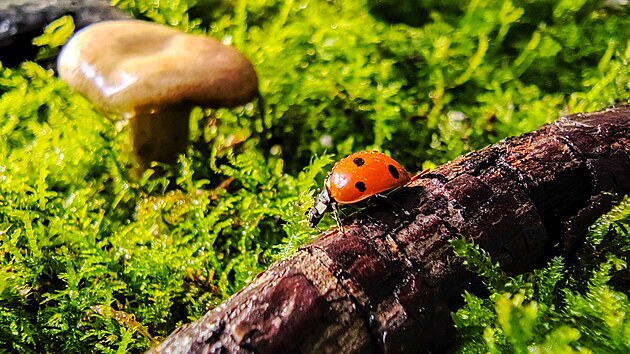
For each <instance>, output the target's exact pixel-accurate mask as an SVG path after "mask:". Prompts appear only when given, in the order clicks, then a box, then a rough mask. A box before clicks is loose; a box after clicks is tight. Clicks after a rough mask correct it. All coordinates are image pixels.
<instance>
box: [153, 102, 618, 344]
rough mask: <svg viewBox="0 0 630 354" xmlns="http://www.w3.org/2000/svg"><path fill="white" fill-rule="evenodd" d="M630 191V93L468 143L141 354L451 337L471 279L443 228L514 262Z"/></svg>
mask: <svg viewBox="0 0 630 354" xmlns="http://www.w3.org/2000/svg"><path fill="white" fill-rule="evenodd" d="M624 194H630V106H622V107H616V108H611V109H607V110H604V111H600V112H594V113H587V114H577V115H573V116H569V117H565V118H561V119H560V120H558V121H556V122H555V123H552V124H549V125H546V126H543V127H542V128H540V129H538V130H536V131H534V132H531V133H528V134H525V135H522V136H520V137H516V138H511V139H506V140H504V141H501V142H499V143H497V144H495V145H492V146H489V147H487V148H484V149H482V150H479V151H475V152H472V153H469V154H467V155H465V156H462V157H460V158H458V159H456V160H454V161H452V162H450V163H448V164H445V165H443V166H441V167H439V168H436V169H435V170H433V171H431V172H430V173H427V174H425V175H423V176H422V177H421V178H419V179H418V180H416V181H415V182H413V183H412V184H410V185H409V186H408V187H405V188H404V189H403V190H401V191H400V192H399V193H397V194H395V195H393V196H392V198H394V201H395V203H397V204H399V205H400V206H401V207H403V208H405V209H406V210H407V211H408V215H406V214H405V213H400V212H395V211H393V210H391V206H390V207H387V206H379V205H375V206H370V207H367V208H366V209H364V210H363V211H361V212H359V213H357V214H355V215H353V216H352V217H351V218H350V219H348V220H345V222H344V227H343V229H344V230H343V234H342V233H341V232H340V230H339V229H337V228H334V229H331V230H329V231H328V232H325V233H324V234H323V235H322V236H321V237H320V238H318V239H317V240H315V241H314V242H312V243H310V244H307V245H305V246H303V247H302V248H300V250H299V251H298V252H297V253H296V254H295V255H293V256H292V257H290V258H289V259H287V260H284V261H281V262H278V263H275V264H273V265H272V266H271V267H270V268H269V269H268V270H267V271H265V272H263V273H262V274H260V275H259V276H258V277H257V278H256V279H255V280H254V281H253V282H252V283H251V284H249V285H248V286H247V287H246V288H245V289H243V290H241V291H240V292H239V293H237V294H236V295H234V296H232V297H231V298H230V299H228V300H227V301H225V302H224V303H223V304H221V305H220V306H218V307H217V308H215V309H214V310H212V311H210V312H208V313H207V314H206V315H204V316H203V317H202V318H200V319H199V320H197V321H196V322H194V323H191V324H187V325H184V326H182V327H181V328H179V329H177V330H175V331H174V332H173V333H172V334H171V335H170V336H169V337H168V338H167V339H166V340H165V341H164V342H163V343H162V344H161V345H159V346H157V347H155V348H153V349H152V350H151V351H150V352H151V353H259V354H261V353H381V352H387V353H418V352H423V351H427V352H429V351H432V352H442V351H444V350H445V348H447V347H448V346H450V345H452V343H453V340H454V339H453V338H454V337H453V328H452V323H451V318H450V313H451V311H454V310H456V309H457V307H458V306H460V304H461V303H462V300H461V299H462V296H461V295H462V293H463V291H464V290H465V289H471V288H472V287H474V286H475V284H478V281H479V279H478V278H477V277H476V276H475V275H474V274H472V273H471V272H470V271H468V270H467V269H466V268H465V267H464V266H463V265H462V261H461V260H460V259H458V258H456V257H455V256H454V254H453V251H452V249H451V247H450V243H449V240H451V239H452V238H454V237H457V236H458V235H465V236H466V237H468V238H470V239H472V240H474V241H475V243H477V244H479V245H480V246H481V247H482V248H483V249H485V250H486V251H487V252H489V253H490V255H491V256H492V258H493V260H496V261H499V262H500V264H501V266H502V268H503V269H505V270H506V271H508V272H510V273H513V274H517V273H521V272H525V271H528V270H532V269H534V268H535V267H537V266H539V265H540V264H543V263H545V262H547V261H548V260H550V259H551V257H553V256H554V255H557V254H565V255H570V254H571V252H572V251H573V250H574V249H575V247H576V246H577V245H579V243H580V242H581V241H582V240H583V239H584V236H585V234H586V229H587V227H588V225H590V224H591V223H592V222H593V221H595V219H596V218H597V217H598V216H600V215H601V214H602V213H604V212H605V211H607V210H609V209H610V207H611V205H612V204H613V203H614V202H615V199H616V198H617V197H616V195H624Z"/></svg>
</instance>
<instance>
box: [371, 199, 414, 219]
mask: <svg viewBox="0 0 630 354" xmlns="http://www.w3.org/2000/svg"><path fill="white" fill-rule="evenodd" d="M374 200H375V201H376V200H378V201H380V202H382V203H383V204H385V205H387V206H389V207H390V208H391V209H392V211H393V212H394V214H396V215H398V212H402V214H403V215H405V216H411V214H409V212H408V211H407V209H405V208H403V207H402V205H400V204H398V203H396V202H395V201H393V200H391V199H390V198H388V197H387V195H385V194H375V195H374Z"/></svg>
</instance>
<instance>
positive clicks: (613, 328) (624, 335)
mask: <svg viewBox="0 0 630 354" xmlns="http://www.w3.org/2000/svg"><path fill="white" fill-rule="evenodd" d="M629 216H630V198H628V197H626V198H625V199H624V201H623V202H622V203H620V204H619V205H618V206H616V207H615V208H614V209H613V210H612V211H611V212H610V213H608V214H606V215H604V216H602V218H601V219H600V220H598V221H597V222H596V223H595V224H594V225H593V226H592V227H591V229H590V233H589V240H590V242H589V243H587V244H585V245H583V246H582V248H581V249H580V250H579V252H578V256H577V257H576V258H578V259H584V260H585V261H584V263H586V264H581V265H573V266H566V265H564V261H563V260H562V259H560V258H558V259H555V260H553V261H552V262H550V264H549V265H548V266H547V267H546V268H544V269H540V270H537V271H534V272H531V273H528V274H524V275H521V276H518V277H514V278H512V277H508V276H506V275H505V273H503V272H502V271H501V270H500V268H499V267H498V266H496V265H493V264H492V263H491V260H490V259H489V258H488V256H487V254H486V253H485V252H483V251H481V250H480V249H479V247H478V246H476V245H473V244H470V243H466V242H465V240H464V239H459V240H456V241H454V242H453V247H454V249H455V250H456V253H457V254H458V256H460V257H462V258H463V259H465V260H466V262H467V264H468V265H469V266H471V267H472V268H473V269H475V271H476V272H478V273H479V274H480V275H482V276H483V277H484V279H485V282H486V284H487V285H488V289H489V290H490V291H491V292H492V295H491V296H490V298H487V299H482V298H478V297H476V296H474V295H471V294H466V295H465V297H464V299H465V302H466V305H465V306H464V307H463V308H462V309H460V310H459V311H457V313H455V314H454V315H453V319H454V321H455V324H456V326H457V328H458V329H459V333H460V334H461V336H462V337H463V345H462V347H461V348H460V352H462V353H478V352H481V351H483V352H492V353H506V352H510V353H532V352H533V353H574V352H575V353H578V352H579V353H625V352H628V351H629V350H630V321H629V320H628V317H629V315H630V301H629V300H628V295H627V294H628V282H627V275H626V274H627V264H628V260H629V256H630V253H629V250H630V233H629V231H628V230H630V229H629V228H628V227H627V226H628V225H629V224H630V218H629Z"/></svg>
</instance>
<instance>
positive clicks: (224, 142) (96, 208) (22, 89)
mask: <svg viewBox="0 0 630 354" xmlns="http://www.w3.org/2000/svg"><path fill="white" fill-rule="evenodd" d="M115 3H116V4H118V5H119V6H121V7H123V8H127V9H130V10H131V11H132V12H133V13H134V14H136V15H137V16H138V17H142V18H148V19H152V20H155V21H158V22H164V23H168V24H170V25H173V26H177V27H180V28H182V29H184V30H187V31H191V32H206V33H208V34H209V35H211V36H214V37H216V38H220V39H222V40H224V41H225V42H231V43H232V44H233V45H235V46H236V47H237V48H238V49H240V50H241V51H242V52H243V53H245V54H246V55H247V56H248V57H249V58H250V59H251V60H252V62H253V63H254V65H255V66H256V68H257V71H258V74H259V77H260V82H261V87H260V88H261V92H262V95H263V96H264V97H265V100H266V103H267V108H266V115H265V118H264V119H262V118H260V115H259V114H258V112H257V111H256V108H255V107H254V106H253V105H246V106H243V107H240V108H237V109H232V110H201V109H195V110H194V111H193V112H192V114H191V123H190V128H191V138H190V139H191V145H190V147H189V148H188V151H187V153H186V154H185V155H184V156H181V157H180V159H179V162H178V164H177V166H176V167H174V168H173V169H169V168H167V167H165V166H162V169H163V170H165V171H163V172H162V173H161V174H160V175H152V170H149V171H147V173H146V174H145V175H144V177H143V178H141V179H140V180H134V179H132V178H129V172H128V169H129V167H130V166H131V165H132V163H131V161H129V159H128V158H127V157H125V156H129V155H128V154H125V153H124V150H125V149H126V141H127V139H128V136H127V131H126V130H121V131H119V130H117V129H116V125H115V124H114V123H113V122H111V121H108V120H107V119H106V118H104V117H102V116H101V115H99V114H98V113H96V112H95V111H94V110H93V109H92V107H91V106H90V105H89V104H88V103H87V102H86V101H85V100H84V99H82V98H81V97H79V96H77V95H75V94H73V93H72V92H70V91H69V90H68V88H67V87H66V86H65V85H64V84H63V83H62V82H60V81H59V80H58V79H57V78H56V77H55V75H54V74H53V72H52V71H48V70H45V69H43V68H42V67H40V66H39V65H37V64H35V63H30V62H28V63H23V64H22V65H21V66H20V67H19V68H0V91H1V92H2V96H1V97H0V151H1V152H2V153H0V180H1V182H2V183H0V255H1V257H0V278H1V281H0V351H18V352H60V351H61V352H77V353H83V352H106V353H108V352H125V351H129V352H142V351H143V350H145V349H147V348H148V347H149V346H150V345H151V343H152V341H155V340H159V339H160V338H163V337H164V336H166V335H167V334H168V333H170V332H171V331H172V330H173V329H175V328H176V327H177V326H178V325H180V324H182V323H185V322H189V321H191V320H194V319H196V318H198V317H199V316H201V315H202V314H203V313H204V312H205V311H207V310H208V309H210V308H212V307H213V306H215V305H216V304H218V303H219V302H220V301H222V300H223V299H225V298H226V297H228V296H229V295H231V294H233V293H234V292H235V291H237V290H238V289H240V288H241V287H242V286H243V285H245V284H246V283H247V282H248V281H250V280H251V279H252V278H253V277H254V276H255V275H256V274H257V273H258V272H259V271H261V270H262V269H264V268H265V267H266V266H267V265H268V264H269V263H270V262H271V261H272V260H274V259H277V258H279V257H283V256H286V255H288V254H290V253H291V252H292V251H293V250H295V249H296V247H298V246H299V245H300V244H301V243H303V242H305V241H307V240H309V239H311V238H312V237H313V236H314V235H315V234H316V233H317V231H316V230H311V229H309V228H308V227H307V224H306V222H305V216H304V214H305V211H306V209H307V207H308V206H310V203H311V196H312V194H313V193H314V191H315V188H316V187H317V186H318V185H319V184H320V183H321V181H322V179H323V177H324V175H325V172H326V171H327V170H328V168H329V167H330V165H331V163H332V161H333V159H332V158H331V156H330V155H328V154H335V155H338V156H339V155H344V154H347V153H350V152H352V151H356V150H360V149H365V148H378V149H381V150H388V151H391V152H392V155H393V156H394V157H396V158H397V159H398V160H399V161H400V162H401V163H402V164H403V165H404V166H406V167H407V168H408V169H409V170H412V171H413V170H421V169H423V168H425V167H430V166H431V165H434V164H439V163H442V162H445V161H447V160H450V159H452V158H454V157H456V156H458V155H460V154H462V153H464V152H466V151H469V150H472V149H476V148H480V147H482V146H485V145H486V144H488V143H491V142H494V141H496V140H499V139H501V138H504V137H505V136H508V135H517V134H520V133H522V132H525V131H528V130H531V129H534V128H536V127H538V126H539V125H541V124H542V123H544V122H546V121H549V120H552V119H554V118H556V117H557V116H558V115H559V114H561V113H570V112H575V111H581V110H590V109H596V108H601V107H604V106H608V105H611V104H613V103H615V102H620V101H627V100H628V98H629V96H630V85H629V84H628V82H630V80H628V76H627V72H626V70H624V68H625V65H626V62H627V61H628V59H629V58H630V50H629V49H628V46H627V43H628V40H629V39H630V37H629V35H628V33H627V32H626V31H623V30H620V29H624V28H630V17H628V16H626V13H625V12H624V11H625V10H611V9H606V8H601V7H599V5H598V4H599V2H597V3H596V2H573V1H560V2H548V1H542V2H529V1H527V2H518V1H514V2H511V1H488V2H481V1H472V2H470V3H459V2H452V4H453V6H455V7H451V5H449V6H448V9H445V8H444V7H435V6H437V5H432V4H433V3H432V2H428V1H427V2H423V6H422V8H423V9H424V11H425V13H426V19H424V20H423V21H422V22H421V23H418V26H417V27H412V26H409V25H405V24H391V23H387V22H384V21H382V20H380V19H379V18H382V17H383V16H374V14H375V15H379V14H378V8H376V9H375V8H374V7H373V6H372V5H371V3H365V2H363V1H350V0H337V1H328V2H323V1H312V2H296V1H285V2H276V1H270V0H255V1H236V2H218V4H217V6H216V7H214V8H213V10H212V11H206V10H207V9H208V6H209V3H210V1H193V0H190V1H183V0H180V1H168V2H166V1H163V2H159V4H158V5H156V2H155V1H152V0H134V1H130V0H129V1H127V0H120V1H115ZM410 4H412V5H413V2H410ZM370 9H372V10H371V12H370ZM71 25H72V24H71V23H70V22H69V21H68V20H67V19H65V20H62V22H58V23H56V24H55V25H54V26H53V27H51V28H50V30H49V31H48V32H47V34H46V35H45V36H43V37H42V38H41V39H39V40H38V44H40V45H42V46H45V48H47V50H45V51H43V54H42V56H43V57H45V56H47V55H48V54H49V53H54V48H55V47H57V46H58V45H59V44H60V40H59V38H62V37H63V36H65V35H66V34H67V32H68V31H71V30H72V29H71ZM326 223H328V224H330V223H331V220H329V219H326V220H325V221H324V223H323V225H326ZM621 225H627V223H626V224H621ZM607 239H608V238H607ZM593 242H595V241H593ZM600 245H604V243H601V244H600ZM624 245H625V244H624ZM462 247H463V246H462ZM598 247H603V246H598ZM624 247H625V246H624ZM623 249H624V248H623V247H621V248H619V247H611V248H610V253H609V252H605V253H606V257H605V259H604V260H599V259H598V260H597V262H596V263H593V264H596V265H597V267H595V268H593V272H594V273H592V274H589V275H588V276H589V279H591V278H592V281H591V285H592V286H589V287H588V288H585V289H578V288H570V287H566V288H565V286H572V285H579V283H577V282H576V283H572V282H569V281H565V279H567V276H569V277H570V276H571V274H573V273H571V272H570V271H569V270H567V269H566V268H565V267H564V266H563V265H562V262H561V260H556V261H554V262H553V263H552V264H551V266H550V267H549V268H548V269H544V270H541V271H538V272H534V274H533V275H527V276H523V277H521V278H516V279H515V280H514V279H512V280H510V278H506V277H504V276H503V277H497V276H493V275H489V276H488V278H489V279H495V278H496V281H494V282H492V284H494V285H492V286H493V288H492V290H493V293H494V295H492V296H491V297H490V300H489V301H492V302H487V301H486V300H482V299H478V298H474V297H472V296H469V295H467V297H466V299H467V303H468V306H467V307H466V308H464V309H463V310H462V312H460V313H458V315H457V316H459V319H457V318H458V317H457V316H456V319H457V322H458V326H459V327H460V328H461V330H462V333H463V334H462V335H463V336H464V338H465V340H464V342H463V344H462V351H466V350H473V349H475V348H477V349H480V350H484V351H485V350H490V351H493V350H494V351H501V350H503V349H506V348H520V349H515V350H523V349H522V348H529V347H531V346H534V347H532V348H538V349H539V350H540V351H543V350H547V349H545V348H547V347H545V346H543V344H544V345H548V346H549V348H552V349H553V348H566V346H569V347H570V348H571V349H572V350H580V348H582V347H583V348H591V349H592V350H595V351H598V350H600V348H602V349H601V350H605V349H606V348H609V347H604V343H603V341H598V340H597V339H596V337H597V336H596V335H595V334H598V333H603V335H604V336H603V338H606V339H607V340H609V341H610V343H611V344H610V346H611V347H610V348H622V347H621V346H620V345H621V344H619V343H624V342H623V341H624V340H625V339H624V338H625V334H624V333H625V332H624V331H625V329H624V328H625V327H624V323H625V322H624V321H625V320H623V316H622V317H620V315H621V314H625V309H626V308H627V306H626V303H627V300H625V298H624V297H623V296H622V295H623V294H622V293H621V292H620V291H622V290H623V289H622V290H619V287H618V286H619V285H617V284H623V282H621V280H623V279H622V278H623V277H618V276H619V274H620V273H618V272H617V269H618V268H617V267H619V266H622V265H623V263H622V262H621V261H624V262H625V260H624V259H625V258H623V257H624V256H623V252H625V251H623ZM602 252H603V251H602ZM608 254H610V256H608ZM590 259H593V258H592V257H591V258H590ZM620 260H621V261H620ZM593 262H595V261H593ZM600 263H603V265H601V266H600ZM607 264H608V265H607ZM488 271H489V272H491V273H490V274H500V273H499V272H498V270H497V269H494V268H490V269H489V270H488ZM528 277H537V278H528ZM519 279H521V280H519ZM527 279H543V280H541V281H540V282H537V283H540V284H541V285H539V287H538V288H534V287H533V286H529V285H527V284H528V283H533V281H531V280H530V281H527ZM507 280H509V281H507ZM510 282H511V283H512V284H513V285H510V286H507V285H506V284H507V283H510ZM565 283H566V284H565ZM560 288H562V289H566V290H562V291H559V290H558V289H560ZM505 293H507V294H512V295H503V294H505ZM558 293H560V294H564V295H563V299H565V300H564V301H565V302H564V303H562V302H557V299H555V297H554V296H553V294H558ZM532 294H536V296H537V297H534V295H532ZM620 294H621V295H620ZM589 296H590V297H589ZM593 299H597V300H599V301H601V302H602V305H601V307H600V308H601V314H602V315H599V314H592V313H587V312H585V311H586V310H585V309H582V308H581V307H580V306H581V305H580V304H581V303H582V304H583V303H584V301H591V302H592V301H593ZM534 301H536V302H535V303H536V305H533V304H534ZM580 301H582V302H580ZM495 304H496V310H495ZM559 304H564V305H563V306H562V307H560V305H559ZM613 305H614V306H613ZM615 306H616V307H615ZM611 309H617V310H616V311H617V312H615V311H612V310H611ZM596 310H597V311H600V310H599V309H596ZM465 311H467V312H468V314H467V315H466V316H467V318H468V319H477V321H472V320H466V319H465V318H464V316H461V314H462V313H464V312H465ZM553 311H555V312H558V313H560V314H564V315H565V317H558V318H560V319H556V318H555V317H552V316H550V315H549V314H551V313H553ZM562 311H564V312H562ZM573 313H576V314H578V316H575V317H570V316H571V314H573ZM598 316H599V317H598ZM513 318H514V319H518V320H513ZM569 318H572V319H571V320H569ZM467 321H468V322H467ZM475 325H477V326H475ZM544 329H548V330H547V331H545V330H544ZM576 331H577V332H576ZM589 331H590V332H589ZM578 332H579V338H578V334H577V333H578ZM519 333H523V334H522V335H521V334H519ZM591 334H592V335H591ZM576 338H578V339H576ZM587 338H589V339H587ZM545 343H546V344H545ZM575 343H581V345H582V347H578V346H577V345H576V344H575ZM471 348H472V349H471ZM481 348H484V349H481ZM538 349H537V350H538Z"/></svg>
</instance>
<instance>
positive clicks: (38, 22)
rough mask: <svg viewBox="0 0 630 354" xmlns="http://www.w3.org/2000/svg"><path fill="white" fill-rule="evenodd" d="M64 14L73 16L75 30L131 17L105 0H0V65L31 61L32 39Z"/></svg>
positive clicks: (35, 49)
mask: <svg viewBox="0 0 630 354" xmlns="http://www.w3.org/2000/svg"><path fill="white" fill-rule="evenodd" d="M64 15H70V16H72V18H73V19H74V24H75V26H76V30H77V31H78V30H80V29H81V28H83V27H85V26H88V25H90V24H92V23H95V22H100V21H107V20H123V19H129V18H131V16H130V15H128V14H126V13H124V12H123V11H122V10H120V9H118V8H116V7H113V6H111V5H110V4H109V1H108V0H1V1H0V62H2V65H4V66H17V65H19V64H20V63H21V62H22V61H24V60H33V59H34V58H35V54H36V53H37V49H38V48H37V47H36V46H34V45H32V43H31V42H32V40H33V38H35V37H37V36H39V35H41V34H42V33H43V31H44V28H45V27H46V26H47V25H48V24H49V23H51V22H52V21H54V20H56V19H58V18H59V17H61V16H64Z"/></svg>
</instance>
